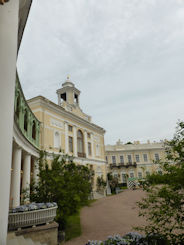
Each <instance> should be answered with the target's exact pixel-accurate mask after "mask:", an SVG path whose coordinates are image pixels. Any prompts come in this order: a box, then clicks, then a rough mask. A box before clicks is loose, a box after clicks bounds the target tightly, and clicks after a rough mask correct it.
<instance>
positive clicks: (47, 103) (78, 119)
mask: <svg viewBox="0 0 184 245" xmlns="http://www.w3.org/2000/svg"><path fill="white" fill-rule="evenodd" d="M27 102H28V104H31V103H32V104H35V105H36V104H38V103H40V104H41V105H42V106H44V107H47V108H49V109H52V110H53V111H55V112H56V113H58V114H62V115H63V116H65V117H67V118H69V119H72V120H73V121H76V122H77V123H80V124H83V125H85V126H88V127H89V128H92V129H93V130H96V131H98V132H99V133H100V134H105V130H104V129H103V128H101V127H99V126H97V125H96V124H93V123H90V122H88V121H86V120H84V119H83V118H81V117H79V116H77V115H75V114H73V113H71V112H68V111H66V110H65V109H64V108H62V107H61V106H59V105H57V104H55V103H53V102H52V101H50V100H48V99H47V98H45V97H43V96H37V97H34V98H32V99H29V100H28V101H27Z"/></svg>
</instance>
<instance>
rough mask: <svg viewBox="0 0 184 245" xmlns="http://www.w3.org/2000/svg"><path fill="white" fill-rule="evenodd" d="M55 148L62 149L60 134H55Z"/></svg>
mask: <svg viewBox="0 0 184 245" xmlns="http://www.w3.org/2000/svg"><path fill="white" fill-rule="evenodd" d="M54 147H55V148H59V147H60V134H59V132H55V133H54Z"/></svg>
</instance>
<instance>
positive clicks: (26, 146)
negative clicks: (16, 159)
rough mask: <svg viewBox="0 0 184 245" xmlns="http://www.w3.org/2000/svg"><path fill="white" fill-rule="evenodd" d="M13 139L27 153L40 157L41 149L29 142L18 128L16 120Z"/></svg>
mask: <svg viewBox="0 0 184 245" xmlns="http://www.w3.org/2000/svg"><path fill="white" fill-rule="evenodd" d="M13 139H14V141H15V142H16V143H17V144H18V146H19V147H21V148H22V149H23V150H25V151H26V152H27V153H30V154H31V155H33V156H35V157H39V149H38V148H36V147H35V146H34V145H33V144H32V143H31V142H29V141H28V140H27V139H26V138H25V136H24V135H23V134H22V132H21V131H20V129H19V128H18V126H17V124H16V122H14V124H13Z"/></svg>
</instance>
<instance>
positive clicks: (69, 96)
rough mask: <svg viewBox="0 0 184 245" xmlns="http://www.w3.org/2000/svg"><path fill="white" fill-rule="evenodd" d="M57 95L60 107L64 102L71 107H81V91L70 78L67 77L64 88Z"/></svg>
mask: <svg viewBox="0 0 184 245" xmlns="http://www.w3.org/2000/svg"><path fill="white" fill-rule="evenodd" d="M56 93H57V95H58V105H60V106H61V105H62V102H66V103H67V104H69V105H75V106H79V96H80V91H79V90H78V89H77V88H75V85H74V83H72V82H71V81H70V77H69V76H67V79H66V81H65V82H64V83H63V84H62V88H60V89H58V90H57V91H56Z"/></svg>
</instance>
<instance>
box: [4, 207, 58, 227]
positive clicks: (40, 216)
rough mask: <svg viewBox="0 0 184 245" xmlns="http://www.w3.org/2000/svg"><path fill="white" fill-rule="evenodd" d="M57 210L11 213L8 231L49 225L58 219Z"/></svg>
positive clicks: (54, 208) (47, 209) (53, 208)
mask: <svg viewBox="0 0 184 245" xmlns="http://www.w3.org/2000/svg"><path fill="white" fill-rule="evenodd" d="M56 210H57V207H52V208H45V209H39V210H35V211H27V212H19V213H9V216H8V229H9V230H15V229H18V228H21V227H28V226H35V225H40V224H45V223H49V222H51V221H53V220H54V218H55V217H56Z"/></svg>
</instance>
